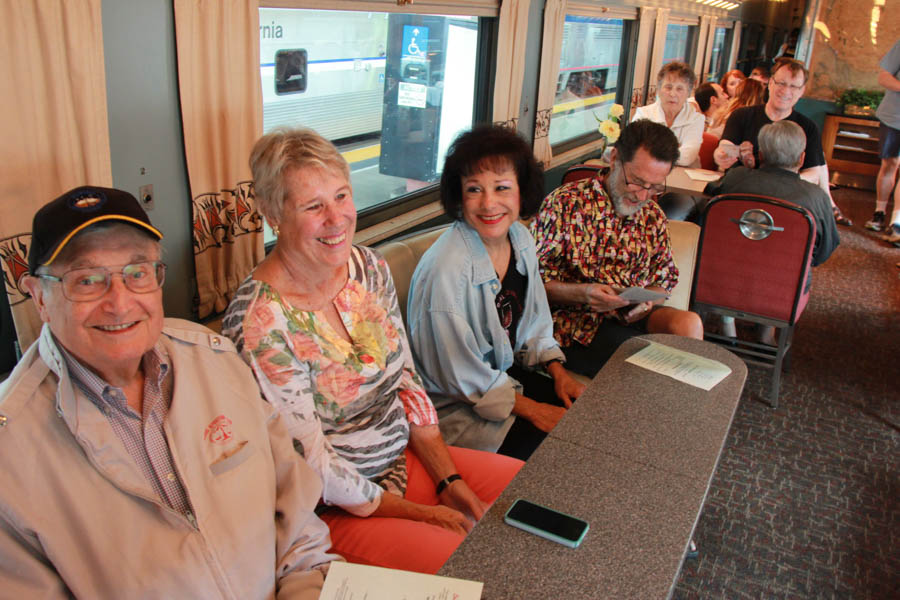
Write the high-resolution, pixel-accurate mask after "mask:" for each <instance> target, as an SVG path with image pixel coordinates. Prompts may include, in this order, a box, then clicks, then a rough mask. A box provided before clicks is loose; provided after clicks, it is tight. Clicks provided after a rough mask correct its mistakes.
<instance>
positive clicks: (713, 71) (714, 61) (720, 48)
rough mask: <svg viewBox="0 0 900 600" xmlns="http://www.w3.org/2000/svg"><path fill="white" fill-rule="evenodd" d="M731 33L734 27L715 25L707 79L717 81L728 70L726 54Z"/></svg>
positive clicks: (729, 47) (729, 44)
mask: <svg viewBox="0 0 900 600" xmlns="http://www.w3.org/2000/svg"><path fill="white" fill-rule="evenodd" d="M733 34H734V29H731V28H728V27H716V32H715V34H714V35H713V43H712V52H711V54H710V60H709V74H708V75H707V81H719V80H720V79H722V76H723V75H724V74H725V73H726V72H727V71H728V55H729V51H730V50H731V39H732V35H733Z"/></svg>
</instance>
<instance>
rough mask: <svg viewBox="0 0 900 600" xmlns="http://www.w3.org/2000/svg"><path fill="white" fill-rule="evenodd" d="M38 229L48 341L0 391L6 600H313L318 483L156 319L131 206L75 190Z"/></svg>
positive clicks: (223, 377) (239, 387) (92, 190)
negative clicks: (162, 599) (72, 598)
mask: <svg viewBox="0 0 900 600" xmlns="http://www.w3.org/2000/svg"><path fill="white" fill-rule="evenodd" d="M32 229H33V230H32V245H31V248H30V250H29V253H28V262H29V269H30V274H31V277H30V278H29V279H28V281H27V286H28V289H29V291H30V292H31V295H32V299H33V300H34V303H35V305H36V306H37V309H38V311H39V312H40V315H41V319H42V320H43V321H44V327H43V329H42V330H41V334H40V337H39V339H38V341H36V342H35V343H34V344H32V346H31V347H30V348H29V349H28V351H27V352H25V355H24V356H23V357H22V359H21V361H19V363H18V365H17V366H16V368H15V370H14V371H13V372H12V374H11V375H10V377H9V378H8V379H7V380H6V381H5V382H3V384H2V385H0V456H3V457H4V465H3V485H2V486H0V580H2V582H3V583H2V590H3V591H2V595H3V597H5V598H38V597H40V598H71V597H77V598H235V599H237V598H241V599H243V598H276V597H277V598H296V599H300V598H302V599H310V600H311V599H313V598H318V597H319V591H320V590H321V588H322V584H323V581H324V573H325V570H326V569H327V566H328V563H329V561H331V560H332V559H334V558H337V557H336V556H334V555H332V554H328V553H327V551H328V549H329V547H330V545H331V543H330V540H329V536H328V528H327V527H326V526H325V524H324V523H323V522H322V521H321V520H319V518H318V517H317V516H316V515H315V513H314V512H313V510H314V509H315V507H316V503H317V502H318V499H319V496H320V494H321V491H322V483H321V480H320V479H319V478H318V477H317V476H316V475H315V473H313V471H312V469H310V467H309V466H308V465H307V464H306V463H304V462H303V461H302V460H301V459H300V458H299V457H298V456H297V453H296V452H295V451H294V448H293V444H292V442H291V437H290V435H288V433H287V430H286V429H285V427H284V425H283V423H282V421H281V418H280V417H279V415H278V413H277V412H275V411H274V410H273V409H272V408H271V407H270V406H269V404H268V403H266V402H263V401H262V399H261V398H260V396H259V388H258V387H257V385H256V381H255V380H254V379H253V375H252V374H251V372H250V369H249V368H248V367H247V366H246V365H245V364H244V362H243V360H241V358H240V356H239V355H238V354H237V352H236V351H235V349H234V346H233V345H232V343H231V342H230V341H229V340H228V339H227V338H225V337H222V336H219V335H216V334H215V333H213V332H212V331H210V330H209V329H206V328H205V327H203V326H201V325H197V324H194V323H189V322H187V321H181V320H177V319H164V318H163V307H162V289H161V286H162V284H163V280H164V279H165V273H166V266H165V264H164V263H163V262H162V260H161V254H160V250H161V249H160V245H159V240H160V239H161V238H162V233H160V231H159V230H158V229H156V228H155V227H154V226H153V225H152V224H151V223H150V220H149V219H148V218H147V215H146V213H145V212H144V211H143V209H142V208H141V207H140V205H139V204H138V202H137V200H136V199H135V198H134V196H132V195H131V194H129V193H127V192H122V191H119V190H115V189H108V188H100V187H87V186H86V187H79V188H76V189H74V190H71V191H69V192H67V193H66V194H63V195H62V196H60V197H59V198H57V199H56V200H54V201H53V202H50V203H49V204H47V205H46V206H44V207H43V208H41V210H39V211H38V212H37V214H36V215H35V217H34V224H33V228H32Z"/></svg>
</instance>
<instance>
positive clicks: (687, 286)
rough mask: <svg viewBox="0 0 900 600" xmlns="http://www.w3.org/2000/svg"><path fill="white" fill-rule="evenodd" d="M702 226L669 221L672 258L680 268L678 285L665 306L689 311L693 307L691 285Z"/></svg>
mask: <svg viewBox="0 0 900 600" xmlns="http://www.w3.org/2000/svg"><path fill="white" fill-rule="evenodd" d="M699 240H700V226H699V225H696V224H695V223H690V222H688V221H669V241H670V243H671V245H672V258H673V259H674V260H675V266H676V267H678V285H676V286H675V289H673V290H672V293H671V294H669V298H668V300H666V302H665V305H666V306H671V307H672V308H680V309H682V310H688V308H689V307H690V305H691V283H693V281H694V263H695V262H696V260H697V243H698V242H699Z"/></svg>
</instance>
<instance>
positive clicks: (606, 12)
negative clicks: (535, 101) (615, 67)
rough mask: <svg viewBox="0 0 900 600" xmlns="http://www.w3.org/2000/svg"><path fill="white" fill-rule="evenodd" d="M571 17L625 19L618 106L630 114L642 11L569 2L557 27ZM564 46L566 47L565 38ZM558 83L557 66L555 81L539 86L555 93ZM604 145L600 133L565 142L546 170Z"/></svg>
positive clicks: (553, 149)
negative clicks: (622, 73) (640, 13)
mask: <svg viewBox="0 0 900 600" xmlns="http://www.w3.org/2000/svg"><path fill="white" fill-rule="evenodd" d="M568 15H572V16H577V17H595V18H601V19H621V20H622V21H623V22H624V23H623V25H624V27H623V35H622V46H621V52H620V55H619V56H620V59H619V71H620V72H622V71H623V66H622V65H624V77H623V78H622V79H621V80H620V81H619V84H618V85H617V86H616V99H615V102H616V103H618V104H621V105H622V106H624V107H625V114H628V107H629V103H630V99H631V93H630V90H631V87H632V82H633V79H634V69H633V68H631V67H632V66H633V64H634V55H635V48H636V46H637V33H638V29H639V27H638V21H639V19H638V10H637V9H636V8H629V7H608V6H600V5H597V4H588V3H584V2H569V3H568V5H567V6H566V10H565V12H564V13H563V14H562V19H563V22H562V23H556V24H555V26H558V27H562V26H563V25H564V23H565V18H566V16H568ZM543 34H544V35H547V32H546V31H544V32H543ZM560 44H562V39H561V38H560ZM558 81H559V64H558V62H557V64H556V65H554V66H553V69H552V77H551V78H549V79H546V80H542V81H540V84H539V85H540V86H545V85H552V86H553V89H554V90H555V89H556V85H557V82H558ZM625 90H629V92H628V93H627V94H626V93H625ZM549 126H550V125H549V123H548V129H547V135H548V136H549ZM601 144H602V142H601V140H600V133H599V132H589V133H585V134H583V135H580V136H578V137H574V138H571V139H568V140H565V141H564V142H560V143H558V144H554V145H551V146H550V153H551V159H550V163H549V165H547V166H546V168H548V169H549V168H553V167H556V166H559V165H561V164H563V163H566V162H570V161H571V160H572V159H574V158H575V157H577V156H581V155H584V154H588V153H590V152H592V151H594V150H597V149H598V148H599V147H600V146H601Z"/></svg>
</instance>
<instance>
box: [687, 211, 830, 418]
mask: <svg viewBox="0 0 900 600" xmlns="http://www.w3.org/2000/svg"><path fill="white" fill-rule="evenodd" d="M815 238H816V226H815V221H814V220H813V217H812V215H810V213H809V212H808V211H807V210H806V209H805V208H802V207H800V206H797V205H796V204H792V203H790V202H787V201H784V200H778V199H776V198H770V197H767V196H757V195H752V194H725V195H721V196H717V197H715V198H713V199H712V200H710V202H709V204H708V205H707V207H706V211H705V212H704V215H703V225H702V229H701V232H700V246H699V250H698V253H697V265H696V269H695V272H694V284H693V288H692V292H691V307H692V310H695V311H703V312H706V313H714V314H719V315H723V316H730V317H735V318H738V319H742V320H745V321H750V322H754V323H758V324H761V325H768V326H772V327H775V329H776V332H777V334H776V339H777V344H776V345H775V346H770V345H768V344H763V343H758V342H751V341H747V340H740V339H736V338H732V337H728V336H724V335H719V334H714V333H709V332H707V333H706V334H705V337H706V339H708V340H710V341H713V342H716V343H720V344H727V345H728V346H729V350H731V351H732V352H735V353H736V354H738V355H740V356H741V357H742V358H743V359H744V361H745V362H746V363H748V364H752V365H759V366H763V367H766V368H769V369H771V370H772V379H771V385H770V389H769V398H768V399H769V403H770V404H771V406H772V407H773V408H776V407H777V406H778V397H779V393H780V387H781V371H782V367H783V366H785V360H786V358H787V357H788V353H789V352H790V349H791V343H792V341H793V334H794V325H795V324H796V323H797V320H798V319H799V318H800V315H801V314H802V313H803V309H804V308H806V303H807V301H808V300H809V275H810V269H811V262H812V250H813V245H814V242H815Z"/></svg>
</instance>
